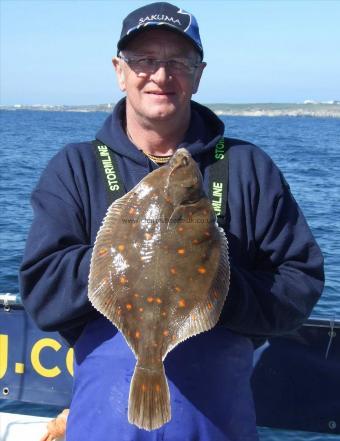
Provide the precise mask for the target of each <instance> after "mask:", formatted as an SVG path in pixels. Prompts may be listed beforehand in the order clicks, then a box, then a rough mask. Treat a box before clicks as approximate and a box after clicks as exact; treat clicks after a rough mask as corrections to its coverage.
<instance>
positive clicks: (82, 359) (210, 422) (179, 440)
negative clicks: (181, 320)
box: [66, 317, 258, 441]
mask: <svg viewBox="0 0 340 441" xmlns="http://www.w3.org/2000/svg"><path fill="white" fill-rule="evenodd" d="M74 349H75V369H74V390H73V398H72V403H71V408H70V415H69V418H68V423H67V430H66V440H67V441H81V440H86V441H104V440H105V441H257V440H258V436H257V432H256V421H255V411H254V404H253V397H252V392H251V387H250V376H251V372H252V361H253V346H252V343H251V342H250V340H249V339H247V338H245V337H242V336H239V335H236V334H234V333H232V332H231V331H229V330H227V329H226V328H224V327H221V326H216V327H215V328H214V329H212V330H211V331H209V332H205V333H202V334H199V335H197V336H195V337H192V338H190V339H188V340H186V341H185V342H183V343H181V344H180V345H178V346H177V347H176V348H175V349H173V350H172V351H171V352H170V353H169V354H168V355H167V357H166V359H165V363H164V365H165V372H166V376H167V379H168V383H169V389H170V395H171V413H172V418H171V421H170V422H168V423H167V424H165V425H164V426H163V427H161V428H160V429H157V430H154V431H151V432H148V431H146V430H142V429H138V428H137V427H136V426H134V425H131V424H130V423H129V422H128V419H127V409H128V397H129V387H130V381H131V377H132V374H133V371H134V366H135V363H136V360H135V357H134V355H133V353H132V351H131V350H130V348H129V347H128V345H127V343H126V341H125V339H124V337H123V336H122V334H121V333H120V332H119V331H118V330H117V328H115V327H114V326H113V325H112V324H111V323H110V322H109V321H108V320H106V319H105V318H104V317H103V318H100V319H98V320H96V321H93V322H91V323H89V324H88V325H87V326H86V328H85V330H84V331H83V333H82V335H81V336H80V338H79V339H78V341H77V343H76V345H75V348H74Z"/></svg>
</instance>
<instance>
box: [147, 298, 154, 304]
mask: <svg viewBox="0 0 340 441" xmlns="http://www.w3.org/2000/svg"><path fill="white" fill-rule="evenodd" d="M154 300H155V299H154V298H153V297H151V296H149V297H147V298H146V301H147V302H148V303H152V302H153V301H154Z"/></svg>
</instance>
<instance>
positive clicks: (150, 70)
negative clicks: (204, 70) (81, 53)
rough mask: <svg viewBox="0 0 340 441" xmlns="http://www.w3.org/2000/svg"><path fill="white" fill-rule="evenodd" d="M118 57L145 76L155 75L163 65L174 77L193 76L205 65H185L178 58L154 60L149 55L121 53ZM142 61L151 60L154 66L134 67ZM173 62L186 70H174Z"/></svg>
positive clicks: (200, 63)
mask: <svg viewBox="0 0 340 441" xmlns="http://www.w3.org/2000/svg"><path fill="white" fill-rule="evenodd" d="M117 57H118V58H119V59H121V60H123V61H124V62H125V63H126V64H127V65H128V66H129V67H130V68H131V69H132V70H133V71H135V72H137V73H138V74H145V75H152V74H154V73H155V72H157V71H158V69H159V68H160V67H161V65H164V67H165V68H166V69H167V70H168V71H169V72H171V74H173V75H192V74H193V73H194V72H195V70H196V69H197V68H198V67H199V66H201V65H202V64H203V63H202V62H201V61H200V62H199V63H196V64H190V63H188V64H186V63H183V62H182V61H177V60H178V59H176V58H171V59H169V60H159V59H157V58H153V57H150V56H147V55H138V56H137V55H135V56H134V55H132V56H126V55H124V54H123V53H122V52H119V54H118V55H117ZM142 60H149V61H152V62H153V63H154V64H151V65H150V66H148V67H144V68H142V67H141V66H138V64H137V65H134V63H138V61H142ZM181 60H184V59H181ZM172 62H178V63H182V64H183V67H184V69H174V67H173V66H171V64H170V63H172Z"/></svg>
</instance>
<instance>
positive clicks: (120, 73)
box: [112, 57, 126, 92]
mask: <svg viewBox="0 0 340 441" xmlns="http://www.w3.org/2000/svg"><path fill="white" fill-rule="evenodd" d="M112 64H113V67H114V70H115V71H116V75H117V81H118V85H119V88H120V90H121V91H122V92H125V90H126V86H125V73H124V69H123V66H122V63H121V60H120V59H119V58H118V57H113V58H112Z"/></svg>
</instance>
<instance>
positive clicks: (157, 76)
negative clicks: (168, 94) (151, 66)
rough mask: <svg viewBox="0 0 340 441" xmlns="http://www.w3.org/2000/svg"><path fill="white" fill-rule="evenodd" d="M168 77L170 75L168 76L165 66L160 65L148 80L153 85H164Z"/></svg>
mask: <svg viewBox="0 0 340 441" xmlns="http://www.w3.org/2000/svg"><path fill="white" fill-rule="evenodd" d="M170 77H171V75H170V74H169V72H168V70H167V68H166V65H165V64H163V63H162V64H160V65H159V66H158V69H156V70H155V72H153V74H152V75H151V76H150V79H151V80H152V81H154V82H155V83H157V84H159V85H162V84H165V83H166V82H167V81H168V79H169V78H170Z"/></svg>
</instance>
